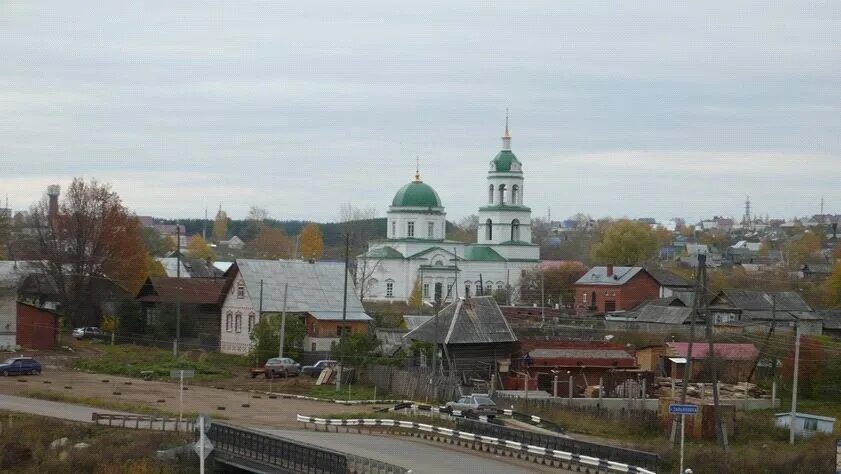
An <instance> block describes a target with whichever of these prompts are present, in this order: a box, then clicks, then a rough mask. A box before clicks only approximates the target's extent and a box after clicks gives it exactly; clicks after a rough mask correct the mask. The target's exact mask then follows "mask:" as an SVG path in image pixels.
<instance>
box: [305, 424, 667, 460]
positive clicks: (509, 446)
mask: <svg viewBox="0 0 841 474" xmlns="http://www.w3.org/2000/svg"><path fill="white" fill-rule="evenodd" d="M297 420H298V422H299V423H304V424H305V425H306V424H313V425H315V426H325V427H328V426H346V427H350V426H356V427H392V428H404V429H413V430H419V431H423V432H426V433H433V434H435V435H438V436H444V437H448V438H452V439H458V440H464V441H469V442H474V443H475V442H478V443H480V444H482V445H487V446H491V447H493V448H494V449H497V448H498V449H503V450H509V451H511V452H517V453H522V454H525V455H528V456H534V457H535V458H537V459H542V460H544V462H545V461H546V460H549V461H559V462H561V461H562V462H567V463H572V464H577V465H581V466H587V467H592V468H595V469H597V470H598V471H599V472H603V471H613V472H618V473H628V474H630V473H636V474H655V471H654V470H649V469H646V468H643V467H640V466H636V465H632V464H627V463H620V462H616V461H613V460H609V459H605V458H598V457H594V456H588V455H583V454H577V453H571V452H568V451H562V450H557V449H550V448H545V447H542V446H534V445H529V444H526V443H520V442H517V441H510V440H506V439H503V438H499V437H495V436H485V435H481V434H477V433H471V432H466V431H460V430H454V429H450V428H443V427H440V426H434V425H429V424H425V423H417V422H414V421H403V420H389V419H381V418H363V419H340V418H332V419H331V418H316V417H311V416H305V415H298V417H297ZM487 426H491V425H487Z"/></svg>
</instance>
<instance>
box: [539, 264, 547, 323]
mask: <svg viewBox="0 0 841 474" xmlns="http://www.w3.org/2000/svg"><path fill="white" fill-rule="evenodd" d="M543 273H544V272H543V267H540V326H541V327H542V326H543V325H544V324H545V323H546V315H545V314H544V311H543V307H544V306H546V297H545V295H544V294H543V288H544V284H543Z"/></svg>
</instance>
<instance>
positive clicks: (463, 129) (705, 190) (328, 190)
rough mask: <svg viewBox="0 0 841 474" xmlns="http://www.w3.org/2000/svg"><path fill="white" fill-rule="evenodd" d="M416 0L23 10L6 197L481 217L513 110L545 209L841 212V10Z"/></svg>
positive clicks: (29, 5) (3, 83) (1, 103)
mask: <svg viewBox="0 0 841 474" xmlns="http://www.w3.org/2000/svg"><path fill="white" fill-rule="evenodd" d="M141 3H142V5H141ZM409 3H410V2H395V1H382V2H358V1H357V2H346V1H342V2H335V3H332V2H316V1H299V2H274V1H271V2H261V3H258V4H252V3H250V2H241V1H226V2H211V1H200V2H188V1H177V2H171V1H166V2H73V1H66V0H63V1H54V2H31V1H19V2H2V3H0V54H2V58H3V59H2V61H0V112H2V119H0V164H2V170H3V171H2V172H0V194H5V193H8V195H9V200H10V204H11V207H13V208H15V209H21V208H25V207H28V205H29V204H30V203H31V202H33V201H35V200H36V199H38V198H39V197H40V196H41V194H42V192H43V190H44V188H45V187H46V186H47V185H48V184H52V183H58V184H62V185H64V186H66V185H67V183H68V182H69V181H70V180H71V179H72V178H73V177H74V176H85V177H95V178H98V179H99V180H101V181H108V182H110V183H111V184H112V185H113V187H114V188H115V190H116V191H118V192H119V194H120V195H121V196H122V197H123V199H124V201H125V203H126V204H127V205H128V206H129V207H131V208H132V209H134V210H135V211H136V212H137V213H138V214H144V215H148V214H150V215H155V216H161V217H177V216H183V217H186V216H195V217H198V216H200V215H202V214H203V213H204V209H205V207H209V208H210V212H211V214H212V213H213V212H214V210H215V208H216V207H217V206H218V204H219V202H222V206H223V207H224V208H225V209H226V210H227V211H228V213H229V215H231V216H232V217H243V216H244V215H245V214H246V213H247V210H248V208H249V206H252V205H259V206H262V207H265V208H267V209H268V210H269V212H270V214H271V216H272V217H275V218H278V219H287V218H289V219H292V218H294V219H311V220H320V221H325V220H332V219H335V218H336V217H337V216H338V209H339V206H340V204H341V203H343V202H352V203H353V204H354V205H356V206H359V207H366V208H368V207H375V208H376V209H377V210H378V212H379V213H380V214H381V215H384V214H385V211H386V210H387V208H388V205H389V204H390V202H391V198H392V197H393V195H394V193H395V192H396V191H397V189H398V188H399V187H400V186H402V185H403V184H405V183H406V182H408V181H409V180H410V179H411V178H412V175H413V174H414V168H415V156H416V155H419V156H420V160H421V173H422V175H423V178H424V181H425V182H427V183H429V184H431V185H432V186H434V187H435V188H436V189H437V190H438V192H439V194H440V195H441V198H442V199H443V201H444V205H445V206H446V207H447V212H448V217H449V218H451V219H457V218H459V217H461V216H464V215H467V214H469V213H471V212H475V210H476V209H477V208H478V207H479V206H480V205H481V204H483V201H484V198H485V196H486V191H485V173H486V171H487V167H488V161H489V160H490V159H492V158H493V156H494V155H495V154H496V152H497V151H498V149H499V147H500V140H499V137H500V135H501V133H502V131H503V125H504V117H505V108H506V107H510V109H511V133H512V135H513V136H514V139H513V149H514V152H515V153H516V154H517V156H518V157H519V158H520V161H522V162H523V166H524V171H525V176H526V182H525V193H524V197H525V200H526V204H527V205H529V206H531V207H532V209H533V210H534V215H535V216H545V215H546V214H547V212H548V209H550V208H551V213H552V217H553V218H563V217H567V216H570V215H572V214H574V213H576V212H585V213H589V214H592V215H593V216H607V215H610V216H616V217H618V216H631V217H640V216H654V217H657V218H661V219H662V218H668V217H670V216H684V217H686V218H688V219H690V220H695V219H698V218H700V217H701V216H711V215H713V214H719V215H728V216H740V215H741V214H742V212H743V202H744V199H745V195H746V194H750V196H751V200H752V201H753V206H754V209H755V210H756V211H757V212H758V213H760V214H763V215H764V214H766V213H767V214H771V215H772V216H782V217H791V216H794V215H805V214H810V213H816V212H818V211H819V203H820V199H821V196H823V197H824V198H825V200H826V209H827V211H833V212H839V213H841V186H839V184H841V2H838V1H827V2H806V1H802V0H797V1H790V2H739V1H732V0H725V1H704V2H672V1H664V2H656V1H645V2H617V1H609V2H593V1H580V2H569V1H547V2H504V4H503V3H501V2H487V1H485V2H477V3H471V2H461V1H455V0H449V1H443V2H433V1H423V2H411V3H412V5H409ZM498 3H499V4H501V5H504V7H500V6H497V4H498ZM681 3H690V4H691V5H682V4H681Z"/></svg>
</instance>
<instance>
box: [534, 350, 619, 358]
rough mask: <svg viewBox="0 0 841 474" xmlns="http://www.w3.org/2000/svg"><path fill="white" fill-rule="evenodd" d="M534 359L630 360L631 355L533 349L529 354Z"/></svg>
mask: <svg viewBox="0 0 841 474" xmlns="http://www.w3.org/2000/svg"><path fill="white" fill-rule="evenodd" d="M528 354H529V355H530V356H531V357H532V358H533V359H582V360H585V359H629V360H634V357H633V356H632V355H631V354H628V353H627V352H626V351H624V350H622V349H577V348H565V349H548V348H539V349H532V350H531V351H529V353H528Z"/></svg>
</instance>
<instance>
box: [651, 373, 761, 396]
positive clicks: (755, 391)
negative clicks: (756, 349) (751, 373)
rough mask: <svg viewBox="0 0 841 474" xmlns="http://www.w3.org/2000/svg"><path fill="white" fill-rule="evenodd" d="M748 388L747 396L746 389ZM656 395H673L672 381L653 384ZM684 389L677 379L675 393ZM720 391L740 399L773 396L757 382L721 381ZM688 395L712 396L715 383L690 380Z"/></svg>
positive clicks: (722, 393)
mask: <svg viewBox="0 0 841 474" xmlns="http://www.w3.org/2000/svg"><path fill="white" fill-rule="evenodd" d="M746 389H747V396H746V395H745V390H746ZM652 390H653V393H654V396H655V397H657V398H669V397H671V396H672V383H671V381H670V380H669V379H667V378H662V379H661V378H658V379H656V380H655V381H654V385H653V386H652ZM681 390H683V383H682V381H680V380H675V391H674V393H675V395H676V396H680V393H681ZM718 393H719V396H720V397H721V398H722V399H728V400H739V399H745V398H771V393H770V392H769V391H768V390H765V389H763V388H761V387H759V386H757V385H756V384H752V383H746V382H740V383H736V384H732V383H720V384H719V385H718ZM686 396H687V397H690V398H712V396H713V384H712V383H704V382H690V383H689V385H688V386H687V388H686Z"/></svg>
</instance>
